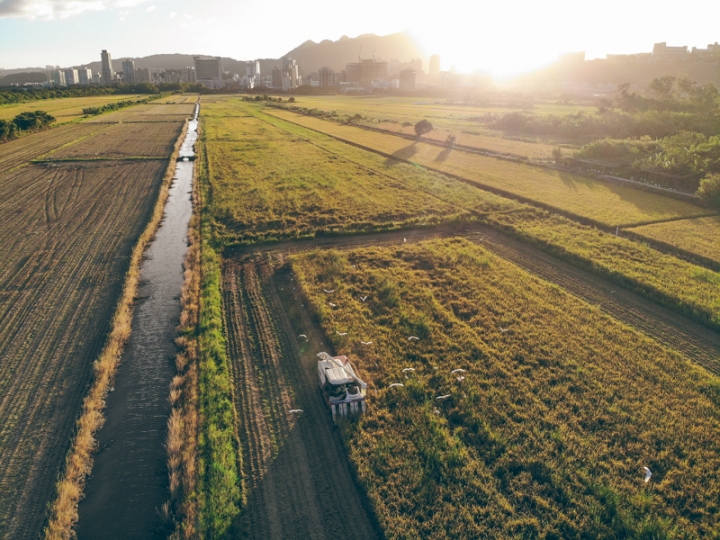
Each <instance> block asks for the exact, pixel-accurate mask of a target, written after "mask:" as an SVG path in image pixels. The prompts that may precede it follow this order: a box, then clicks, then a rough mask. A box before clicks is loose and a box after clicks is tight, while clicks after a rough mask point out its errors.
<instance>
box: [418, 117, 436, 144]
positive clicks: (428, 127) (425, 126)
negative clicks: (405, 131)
mask: <svg viewBox="0 0 720 540" xmlns="http://www.w3.org/2000/svg"><path fill="white" fill-rule="evenodd" d="M433 129H434V128H433V125H432V124H431V123H430V122H428V121H427V120H425V119H422V120H420V121H419V122H418V123H417V124H415V135H417V138H418V139H419V138H420V137H422V136H423V135H425V134H426V133H430V132H431V131H432V130H433Z"/></svg>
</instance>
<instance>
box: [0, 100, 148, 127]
mask: <svg viewBox="0 0 720 540" xmlns="http://www.w3.org/2000/svg"><path fill="white" fill-rule="evenodd" d="M126 99H139V97H138V95H137V94H130V95H123V94H114V95H111V96H86V97H72V98H59V99H41V100H38V101H28V102H25V103H17V104H12V105H2V106H0V120H11V119H12V118H15V116H17V115H18V114H20V113H21V112H25V111H45V112H47V113H50V114H51V115H52V116H54V117H55V119H56V120H57V123H58V124H64V123H65V122H70V121H72V120H77V119H79V118H82V117H83V116H85V115H84V114H83V112H82V111H83V109H84V108H86V107H100V106H102V105H106V104H108V103H116V102H118V101H123V100H126Z"/></svg>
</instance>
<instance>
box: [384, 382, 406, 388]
mask: <svg viewBox="0 0 720 540" xmlns="http://www.w3.org/2000/svg"><path fill="white" fill-rule="evenodd" d="M394 386H405V385H404V384H403V383H399V382H396V383H392V384H391V385H390V386H388V388H393V387H394Z"/></svg>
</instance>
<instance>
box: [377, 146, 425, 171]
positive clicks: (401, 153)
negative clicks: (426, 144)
mask: <svg viewBox="0 0 720 540" xmlns="http://www.w3.org/2000/svg"><path fill="white" fill-rule="evenodd" d="M417 152H418V148H417V143H416V142H414V143H412V144H411V145H408V146H406V147H405V148H401V149H400V150H397V151H396V152H394V153H393V154H392V155H391V156H390V157H389V158H387V159H386V160H385V167H392V166H393V165H397V164H398V163H402V162H403V161H404V160H408V159H410V158H411V157H413V156H414V155H415V154H417Z"/></svg>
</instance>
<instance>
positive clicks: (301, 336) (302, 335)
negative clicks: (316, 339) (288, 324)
mask: <svg viewBox="0 0 720 540" xmlns="http://www.w3.org/2000/svg"><path fill="white" fill-rule="evenodd" d="M298 337H299V338H305V339H307V336H306V335H305V334H300V335H299V336H298Z"/></svg>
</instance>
